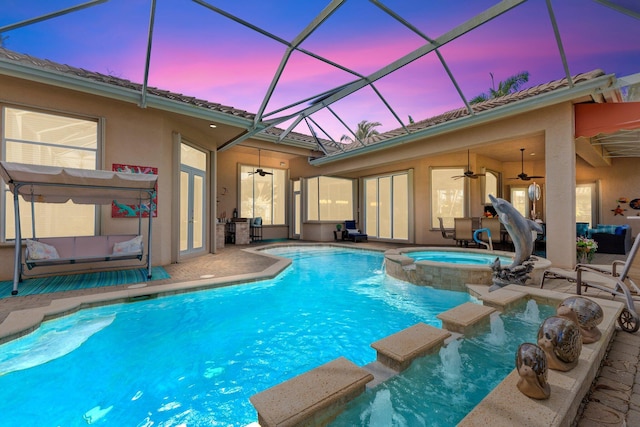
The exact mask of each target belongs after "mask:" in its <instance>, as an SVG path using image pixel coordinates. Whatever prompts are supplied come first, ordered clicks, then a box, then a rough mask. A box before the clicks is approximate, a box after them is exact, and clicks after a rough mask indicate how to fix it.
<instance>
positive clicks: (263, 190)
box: [240, 165, 287, 225]
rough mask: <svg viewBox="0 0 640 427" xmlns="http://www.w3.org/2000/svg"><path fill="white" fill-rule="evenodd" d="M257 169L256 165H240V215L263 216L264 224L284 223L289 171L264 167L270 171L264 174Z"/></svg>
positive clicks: (245, 216) (243, 216)
mask: <svg viewBox="0 0 640 427" xmlns="http://www.w3.org/2000/svg"><path fill="white" fill-rule="evenodd" d="M255 170H256V167H255V166H248V165H241V166H240V216H241V217H242V218H256V217H261V218H262V224H263V225H284V224H285V223H286V221H285V219H286V209H285V207H286V199H287V197H286V196H287V185H286V184H287V171H286V170H283V169H269V168H265V167H263V168H262V170H263V171H265V172H268V173H266V174H264V175H262V174H259V173H254V172H255Z"/></svg>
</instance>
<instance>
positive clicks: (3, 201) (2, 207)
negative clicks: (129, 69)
mask: <svg viewBox="0 0 640 427" xmlns="http://www.w3.org/2000/svg"><path fill="white" fill-rule="evenodd" d="M7 109H12V110H19V111H23V112H25V113H35V114H42V115H45V116H52V117H64V118H69V119H74V120H81V121H87V122H93V123H95V127H96V135H95V148H81V147H79V146H77V145H64V144H61V143H59V142H58V141H47V140H46V139H45V140H41V141H37V140H25V139H16V138H13V137H8V135H7V128H8V125H7ZM0 117H1V120H2V132H1V134H0V138H1V139H0V148H1V150H0V159H2V160H7V159H8V158H9V156H8V153H7V151H8V149H9V148H8V145H10V144H20V146H22V147H26V146H27V145H32V146H40V147H51V148H55V149H59V148H63V149H66V150H67V152H69V151H78V152H87V151H89V152H92V153H93V154H94V156H95V164H94V165H93V168H92V169H91V170H97V169H99V168H100V165H101V164H102V151H103V143H102V141H103V138H102V132H103V129H104V123H103V120H102V119H100V118H96V117H90V116H83V115H79V114H70V113H64V112H59V111H53V110H43V109H40V108H33V107H26V106H22V105H13V104H0ZM21 162H23V163H28V162H27V161H24V160H21ZM52 163H53V162H51V163H50V164H48V165H52V166H68V165H66V164H63V165H60V164H52ZM38 164H43V163H38ZM84 166H86V165H84ZM88 169H89V168H88ZM9 199H13V196H12V195H11V193H10V191H9V188H8V186H6V185H3V186H2V188H0V241H2V242H12V241H14V238H13V237H12V238H7V231H8V230H9V229H13V227H11V224H7V215H8V209H11V212H13V209H14V207H13V202H11V203H9V202H8V200H9ZM38 205H39V204H38V203H36V204H35V205H34V208H35V210H36V215H38V212H37V211H38V210H39V208H38ZM67 205H73V203H72V202H68V203H67ZM49 208H52V209H55V207H51V206H49ZM93 211H94V214H93V217H94V218H93V227H91V226H89V228H93V230H92V232H91V233H90V234H89V235H95V234H98V233H99V230H100V212H99V209H97V208H96V207H95V206H93ZM20 214H21V217H22V219H21V223H22V224H25V227H24V228H23V236H24V237H29V236H31V234H32V230H31V227H27V226H26V225H27V224H31V223H32V221H31V206H29V209H21V210H20ZM35 222H36V226H37V224H38V220H37V219H36V221H35ZM77 234H78V233H76V232H71V231H70V232H53V233H51V232H49V233H42V232H40V233H37V235H36V237H62V236H66V235H77Z"/></svg>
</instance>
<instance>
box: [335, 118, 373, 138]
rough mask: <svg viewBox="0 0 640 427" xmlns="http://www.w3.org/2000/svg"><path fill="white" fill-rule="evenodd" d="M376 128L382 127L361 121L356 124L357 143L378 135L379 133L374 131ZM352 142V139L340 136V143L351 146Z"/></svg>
mask: <svg viewBox="0 0 640 427" xmlns="http://www.w3.org/2000/svg"><path fill="white" fill-rule="evenodd" d="M378 126H382V123H380V122H370V121H368V120H363V121H361V122H360V123H358V130H356V139H358V140H359V141H366V140H368V139H369V138H371V137H372V136H374V135H380V132H378V131H377V130H375V129H374V128H376V127H378ZM353 141H354V140H353V138H351V137H350V136H348V135H342V137H341V138H340V142H342V143H345V144H351V143H352V142H353Z"/></svg>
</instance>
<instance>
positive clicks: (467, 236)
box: [453, 218, 473, 247]
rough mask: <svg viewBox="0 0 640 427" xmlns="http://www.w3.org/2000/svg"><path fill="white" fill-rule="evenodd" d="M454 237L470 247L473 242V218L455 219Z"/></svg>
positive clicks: (460, 243)
mask: <svg viewBox="0 0 640 427" xmlns="http://www.w3.org/2000/svg"><path fill="white" fill-rule="evenodd" d="M453 224H454V227H453V239H454V240H455V241H456V243H457V244H458V245H461V246H465V247H468V246H469V242H473V220H472V219H471V218H454V219H453Z"/></svg>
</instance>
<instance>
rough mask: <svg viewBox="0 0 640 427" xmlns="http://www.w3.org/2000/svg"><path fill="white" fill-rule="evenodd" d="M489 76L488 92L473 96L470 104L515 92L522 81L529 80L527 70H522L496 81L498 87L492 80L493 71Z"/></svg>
mask: <svg viewBox="0 0 640 427" xmlns="http://www.w3.org/2000/svg"><path fill="white" fill-rule="evenodd" d="M489 75H490V76H491V86H492V87H491V88H490V89H489V93H488V94H486V93H481V94H480V95H478V96H476V97H475V98H473V99H471V100H470V101H469V103H470V104H477V103H478V102H482V101H488V100H489V99H493V98H499V97H501V96H505V95H509V94H510V93H514V92H517V91H518V89H520V86H522V85H523V84H524V83H526V82H528V81H529V72H528V71H523V72H521V73H518V74H515V75H513V76H511V77H507V79H506V80H504V81H501V82H500V83H498V89H496V88H495V84H494V81H493V73H489Z"/></svg>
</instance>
